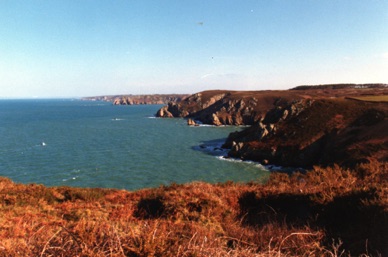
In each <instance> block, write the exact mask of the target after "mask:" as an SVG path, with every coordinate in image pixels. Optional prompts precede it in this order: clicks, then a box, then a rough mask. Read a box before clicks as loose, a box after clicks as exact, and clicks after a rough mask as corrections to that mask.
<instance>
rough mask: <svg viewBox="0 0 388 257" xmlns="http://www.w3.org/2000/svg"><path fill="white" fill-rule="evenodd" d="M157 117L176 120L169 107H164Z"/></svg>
mask: <svg viewBox="0 0 388 257" xmlns="http://www.w3.org/2000/svg"><path fill="white" fill-rule="evenodd" d="M156 117H160V118H174V115H172V113H171V112H169V111H168V107H167V106H164V107H162V108H161V109H159V111H158V112H157V113H156Z"/></svg>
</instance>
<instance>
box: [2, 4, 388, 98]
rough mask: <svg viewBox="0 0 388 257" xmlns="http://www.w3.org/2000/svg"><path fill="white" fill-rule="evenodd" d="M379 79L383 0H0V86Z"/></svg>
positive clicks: (193, 86)
mask: <svg viewBox="0 0 388 257" xmlns="http://www.w3.org/2000/svg"><path fill="white" fill-rule="evenodd" d="M329 83H388V0H381V1H379V0H362V1H360V0H244V1H238V0H211V1H210V0H159V1H150V0H122V1H121V0H106V1H103V0H44V1H43V0H42V1H41V0H23V1H20V0H0V98H36V97H38V98H54V97H55V98H56V97H82V96H96V95H115V94H171V93H195V92H199V91H203V90H210V89H228V90H277V89H288V88H292V87H295V86H298V85H311V84H314V85H315V84H329Z"/></svg>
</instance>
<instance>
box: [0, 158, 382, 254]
mask: <svg viewBox="0 0 388 257" xmlns="http://www.w3.org/2000/svg"><path fill="white" fill-rule="evenodd" d="M387 170H388V164H387V163H377V162H373V161H372V162H371V163H370V164H363V165H360V166H358V167H357V168H356V169H355V170H352V171H349V170H344V169H342V168H340V167H338V166H334V167H332V168H328V169H322V168H319V167H316V168H314V169H313V170H312V171H310V172H308V173H307V174H301V173H295V174H294V175H292V176H288V175H286V174H282V173H274V174H273V175H272V176H271V178H270V180H269V181H268V183H267V184H265V185H260V184H257V183H247V184H235V183H225V184H217V185H211V184H207V183H200V182H196V183H190V184H185V185H171V186H168V187H166V186H163V187H160V188H156V189H146V190H140V191H136V192H128V191H123V190H104V189H81V188H68V187H56V188H48V187H44V186H41V185H21V184H16V183H13V182H12V181H10V180H9V179H6V178H0V256H263V257H267V256H279V257H280V256H348V255H349V254H350V253H351V254H352V255H360V254H365V255H363V256H379V254H381V256H384V255H387V254H388V249H387V246H386V244H385V242H387V241H388V240H387V235H386V231H388V221H387V214H388V193H387V191H388V182H387V181H388V172H387Z"/></svg>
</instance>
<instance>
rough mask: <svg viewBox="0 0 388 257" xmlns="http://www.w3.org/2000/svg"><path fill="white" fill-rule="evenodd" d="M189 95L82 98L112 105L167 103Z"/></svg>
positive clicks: (180, 99)
mask: <svg viewBox="0 0 388 257" xmlns="http://www.w3.org/2000/svg"><path fill="white" fill-rule="evenodd" d="M188 96H189V95H185V94H163V95H160V94H155V95H116V96H94V97H85V98H83V100H89V101H105V102H112V104H113V105H142V104H168V103H169V102H179V101H182V100H183V99H184V98H186V97H188Z"/></svg>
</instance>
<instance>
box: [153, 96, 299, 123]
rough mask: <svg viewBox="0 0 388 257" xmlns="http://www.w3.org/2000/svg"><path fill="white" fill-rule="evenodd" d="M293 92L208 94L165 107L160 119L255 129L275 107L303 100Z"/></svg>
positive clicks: (158, 113)
mask: <svg viewBox="0 0 388 257" xmlns="http://www.w3.org/2000/svg"><path fill="white" fill-rule="evenodd" d="M303 98H304V97H303V96H301V95H299V94H298V93H295V92H291V91H223V90H215V91H204V92H200V93H196V94H193V95H191V96H189V97H187V98H186V99H184V100H183V101H181V102H170V103H169V104H168V105H167V106H164V107H162V108H161V109H160V110H159V111H158V112H157V113H156V116H157V117H168V118H172V117H183V118H191V119H193V120H196V121H199V122H201V123H205V124H211V125H216V126H220V125H252V124H255V123H256V122H257V121H259V120H260V119H261V118H262V117H263V116H264V115H265V113H266V112H267V111H268V110H269V109H271V108H272V107H273V105H274V103H276V102H279V103H286V102H288V101H292V100H295V99H303Z"/></svg>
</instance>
